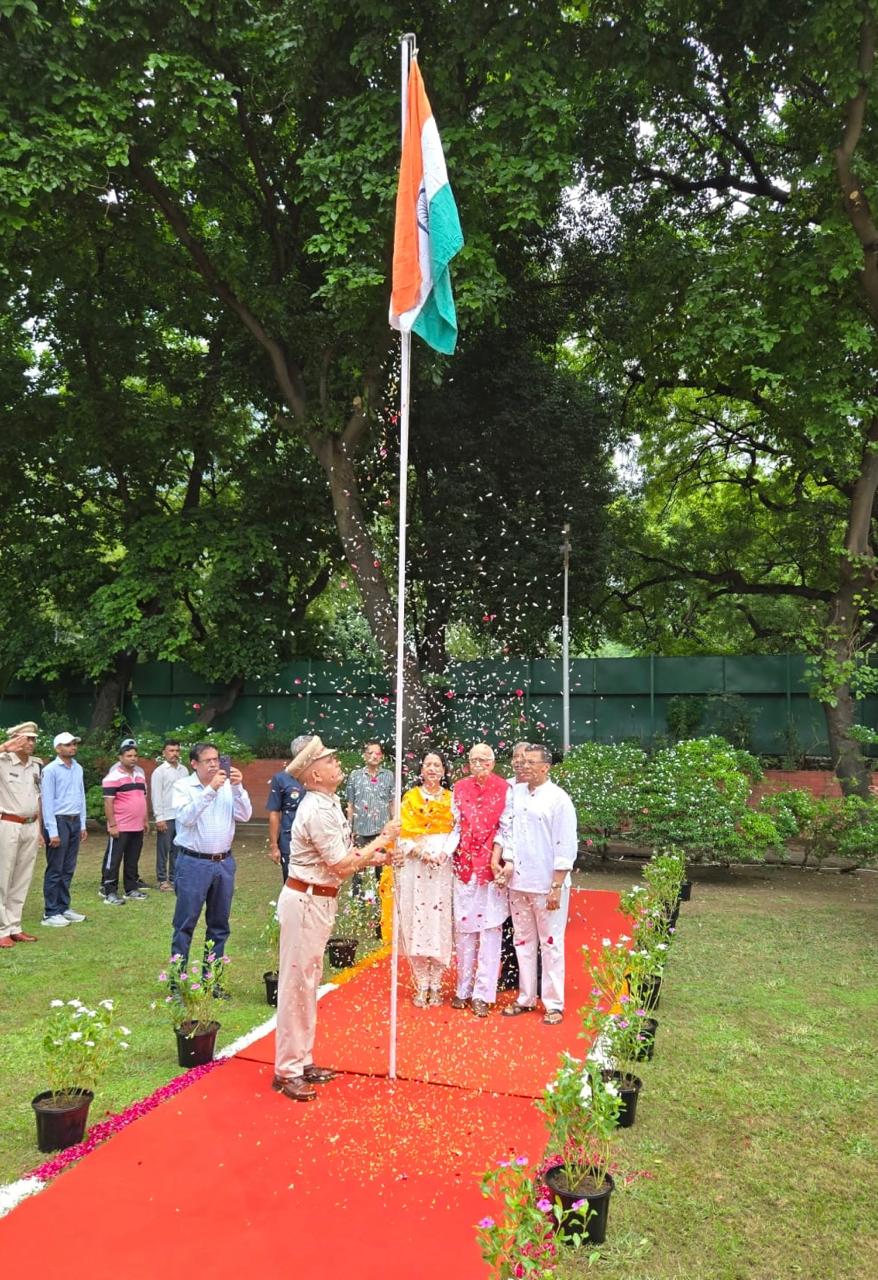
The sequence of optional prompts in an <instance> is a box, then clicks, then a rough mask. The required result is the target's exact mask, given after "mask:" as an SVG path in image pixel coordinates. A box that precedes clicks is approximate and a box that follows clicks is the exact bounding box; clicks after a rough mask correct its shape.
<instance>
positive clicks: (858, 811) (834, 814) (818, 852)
mask: <svg viewBox="0 0 878 1280" xmlns="http://www.w3.org/2000/svg"><path fill="white" fill-rule="evenodd" d="M805 849H806V852H807V855H808V857H809V858H813V859H814V860H815V861H816V862H818V863H822V862H825V861H826V859H827V858H830V857H836V858H843V859H845V860H846V861H848V860H849V861H850V862H851V863H852V864H853V865H854V866H857V867H863V866H873V865H874V864H875V862H876V861H878V801H876V800H874V799H871V798H870V799H869V800H861V799H860V797H859V796H843V797H837V796H830V797H828V798H827V799H825V800H817V801H816V802H815V805H814V814H813V817H812V819H811V822H810V825H809V827H808V828H807V829H806V840H805Z"/></svg>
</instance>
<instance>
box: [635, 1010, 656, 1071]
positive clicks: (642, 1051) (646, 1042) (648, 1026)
mask: <svg viewBox="0 0 878 1280" xmlns="http://www.w3.org/2000/svg"><path fill="white" fill-rule="evenodd" d="M657 1031H658V1022H657V1020H656V1019H655V1018H644V1019H643V1025H642V1029H641V1035H642V1037H643V1039H642V1040H641V1041H640V1045H639V1047H638V1050H637V1053H636V1054H635V1055H634V1056H635V1057H636V1058H637V1060H638V1062H649V1061H650V1060H651V1058H652V1055H653V1053H654V1052H655V1033H656V1032H657Z"/></svg>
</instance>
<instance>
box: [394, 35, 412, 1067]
mask: <svg viewBox="0 0 878 1280" xmlns="http://www.w3.org/2000/svg"><path fill="white" fill-rule="evenodd" d="M399 44H400V105H401V127H400V137H402V136H403V135H404V134H405V125H406V108H407V99H408V84H409V67H410V66H411V64H412V62H413V61H414V59H415V58H416V57H417V56H418V49H417V42H416V40H415V37H414V36H413V35H412V34H411V33H407V34H406V35H404V36H401V37H400V41H399ZM399 337H400V379H399V537H398V543H397V556H398V564H397V583H396V707H395V710H396V729H395V759H394V793H395V795H396V812H397V813H399V806H400V800H401V798H402V759H403V754H404V742H405V716H404V696H403V695H404V682H405V583H406V574H405V557H406V531H407V530H406V525H407V519H408V514H407V509H408V469H409V390H410V386H411V350H412V335H411V334H410V333H400V335H399ZM393 892H394V901H393V912H392V925H391V934H390V1053H389V1057H388V1065H387V1074H388V1076H389V1077H390V1079H391V1080H395V1079H396V1023H397V979H398V972H399V917H398V914H397V910H396V891H395V889H394V891H393Z"/></svg>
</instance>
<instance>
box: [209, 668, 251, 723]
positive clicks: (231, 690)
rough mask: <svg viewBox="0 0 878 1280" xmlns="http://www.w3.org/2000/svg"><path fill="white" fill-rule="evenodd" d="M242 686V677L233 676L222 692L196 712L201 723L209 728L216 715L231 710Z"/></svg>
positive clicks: (221, 714) (222, 714)
mask: <svg viewBox="0 0 878 1280" xmlns="http://www.w3.org/2000/svg"><path fill="white" fill-rule="evenodd" d="M243 688H244V677H243V676H234V677H233V678H232V679H231V680H230V681H229V683H228V684H227V685H226V687H225V689H224V690H223V691H222V693H218V694H216V695H215V696H214V697H212V698H210V699H209V701H208V702H206V703H205V704H204V706H203V707H202V708H201V710H200V711H199V712H198V719H199V721H200V723H201V724H205V725H207V726H208V728H210V727H211V726H212V725H213V722H214V720H216V718H217V717H218V716H224V715H225V714H226V712H227V711H231V709H232V707H233V706H234V705H235V703H236V702H237V701H238V695H239V694H240V692H241V690H242V689H243Z"/></svg>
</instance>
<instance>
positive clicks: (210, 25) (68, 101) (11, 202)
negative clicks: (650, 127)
mask: <svg viewBox="0 0 878 1280" xmlns="http://www.w3.org/2000/svg"><path fill="white" fill-rule="evenodd" d="M7 12H8V13H9V14H10V16H9V17H8V18H6V19H5V21H4V25H5V32H6V37H7V40H6V56H5V57H4V59H3V62H4V68H3V69H4V71H5V72H6V75H5V78H4V86H3V88H2V89H0V123H2V124H3V125H4V126H5V128H6V130H7V132H8V133H9V135H10V137H11V139H12V144H13V145H12V150H11V152H10V153H9V155H8V156H7V160H6V163H5V165H4V167H3V171H2V173H0V193H2V194H3V195H4V196H5V198H6V201H7V208H8V209H9V210H10V214H9V218H8V219H7V225H9V224H10V222H11V224H12V225H13V226H14V225H15V223H16V222H20V221H22V220H25V221H26V220H27V219H28V218H29V217H30V216H31V213H32V209H33V207H34V203H35V202H38V201H39V200H41V199H42V198H44V193H46V192H48V191H51V190H53V189H56V188H64V189H67V188H70V187H76V188H77V189H79V190H89V189H91V190H93V191H94V189H95V188H99V189H105V188H111V189H112V191H113V193H114V198H115V199H116V200H118V202H119V203H120V204H121V205H123V206H125V205H127V204H128V203H129V202H131V201H136V200H137V199H139V198H140V196H141V195H146V196H147V197H148V198H149V200H150V201H151V203H152V206H153V208H154V210H155V233H156V236H157V238H159V239H164V240H165V241H166V242H168V243H170V244H171V245H172V246H173V248H174V252H175V254H176V272H177V279H178V285H179V288H180V289H181V290H183V291H185V292H186V293H191V292H193V291H199V292H200V293H201V294H202V295H203V296H204V297H206V298H209V299H211V300H212V302H213V303H214V304H216V305H219V306H221V307H222V308H224V309H225V311H226V312H227V313H228V314H229V316H231V317H232V318H233V320H234V323H235V325H236V326H237V331H238V352H237V360H236V367H237V370H238V373H239V376H240V377H241V378H242V379H244V380H246V386H247V397H248V399H249V400H250V401H251V402H252V403H253V404H254V405H255V406H257V407H258V408H259V409H260V410H261V411H263V412H264V413H265V414H266V416H267V417H269V418H270V419H272V420H274V421H275V422H277V423H280V424H281V425H283V426H284V428H285V429H287V430H288V431H289V433H290V434H291V435H295V436H297V437H298V438H300V439H302V440H304V441H305V442H306V443H307V445H308V447H309V448H310V449H311V451H312V452H313V454H314V456H315V457H316V458H317V459H318V461H319V463H320V465H321V467H322V469H323V471H324V473H325V476H326V479H327V482H328V486H329V490H330V494H331V498H332V504H333V510H334V513H335V521H336V526H337V530H338V536H339V539H340V542H341V546H342V548H343V550H344V554H345V556H346V559H347V562H348V566H349V569H350V572H351V573H352V574H353V575H354V577H355V579H356V582H357V585H358V588H359V592H360V596H361V598H362V602H363V607H364V609H365V611H366V614H367V616H368V618H369V622H370V625H371V628H372V631H373V634H374V636H375V640H376V643H377V645H378V648H379V650H380V652H381V654H382V657H383V659H384V662H385V664H386V665H387V667H388V669H392V667H393V664H394V660H395V625H394V613H395V609H394V604H393V600H392V594H391V590H390V588H389V585H388V582H387V580H386V579H385V576H384V573H383V571H382V567H381V562H380V557H379V556H378V555H376V554H375V548H374V546H373V544H372V537H371V530H370V521H369V516H370V513H369V512H368V511H367V510H366V509H365V507H364V504H363V502H362V498H361V493H360V487H359V476H358V457H359V454H360V452H361V450H362V449H363V447H364V445H365V443H366V441H367V438H368V435H369V431H370V427H371V424H372V422H373V420H374V414H375V411H376V409H377V408H378V407H379V406H380V404H381V401H382V397H383V392H384V388H385V383H386V379H387V375H388V371H389V370H390V369H391V367H392V354H391V346H390V341H389V334H388V329H387V322H386V308H387V296H388V284H387V267H388V261H389V249H390V245H389V232H390V227H391V224H392V216H391V213H392V200H393V191H394V170H395V165H396V157H397V154H398V119H399V114H398V97H397V89H396V76H397V67H398V57H397V54H396V48H395V38H396V33H397V32H399V31H404V30H407V29H411V28H412V26H416V27H417V29H418V30H419V32H420V34H421V37H422V44H423V47H424V50H425V64H426V67H427V68H428V78H429V84H430V89H431V93H432V96H433V101H434V104H435V105H436V107H437V111H438V112H439V115H440V123H441V126H442V132H443V139H444V142H445V146H446V150H447V153H448V155H449V159H450V161H451V169H452V173H453V182H454V186H455V190H456V194H457V197H458V203H459V205H460V208H461V214H462V218H463V222H464V226H465V229H466V235H467V248H466V249H465V251H464V253H463V254H461V255H460V257H459V259H458V262H459V264H460V267H459V276H458V289H457V297H458V303H459V306H460V309H461V312H462V314H463V315H464V316H466V315H467V314H470V315H472V316H475V317H483V316H485V315H488V314H490V313H492V312H495V311H496V310H497V308H498V307H499V306H500V305H501V304H502V302H503V300H504V298H505V296H506V293H507V288H506V282H505V278H504V270H503V255H502V253H501V251H500V248H501V246H502V245H504V244H506V243H509V242H510V241H511V242H515V243H517V244H519V245H521V246H524V247H526V246H527V243H528V241H529V240H531V239H533V238H542V237H543V236H544V234H545V228H546V227H547V226H548V225H550V224H551V223H552V222H553V220H554V219H555V218H556V216H557V214H558V210H559V208H560V204H561V194H562V191H563V188H564V186H565V184H566V183H567V182H568V181H569V179H570V177H571V174H572V173H573V168H574V157H575V153H576V146H575V136H576V132H577V128H578V124H577V114H576V111H575V105H574V96H575V91H576V86H577V81H576V77H575V74H574V71H573V67H572V59H571V57H570V54H571V52H572V45H571V30H570V28H569V26H568V25H567V24H566V23H565V22H563V21H562V20H561V18H560V17H559V15H558V13H556V12H555V10H554V9H553V7H552V6H545V5H543V4H541V3H538V2H537V0H525V3H523V4H502V5H497V6H485V5H484V4H482V3H475V0H473V2H472V3H469V2H466V3H461V4H457V5H454V6H449V5H446V4H445V3H441V2H440V0H433V2H432V3H429V4H422V5H418V6H414V7H413V6H411V5H410V4H403V3H400V4H397V3H390V4H387V3H386V2H385V0H341V2H339V0H333V2H332V3H328V2H325V0H316V2H315V0H309V2H308V3H307V4H306V3H304V2H303V0H291V2H290V3H287V4H284V5H283V6H278V5H277V4H275V3H273V2H272V0H211V3H207V2H206V0H205V2H202V0H189V2H188V3H186V4H185V5H180V4H178V3H167V2H162V0H153V2H151V3H149V4H147V5H144V4H143V3H142V0H136V2H135V0H112V2H110V0H96V2H95V3H93V4H91V5H89V6H86V7H83V6H80V5H78V4H74V3H71V2H70V0H50V2H49V3H47V4H45V5H43V6H42V7H41V8H40V10H39V12H36V11H35V7H34V6H32V5H30V4H28V3H21V4H14V3H13V4H12V5H11V6H7ZM0 163H2V162H0ZM410 668H411V669H410V671H409V679H410V685H409V687H410V688H411V689H412V692H413V695H415V701H416V702H417V700H418V699H417V694H418V688H417V679H416V677H417V671H416V667H415V664H414V662H413V661H412V662H411V663H410ZM412 716H413V717H414V718H415V719H417V718H418V716H417V709H415V708H413V710H412Z"/></svg>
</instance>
